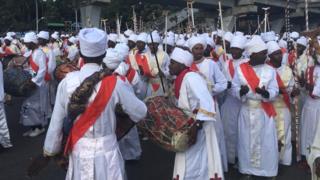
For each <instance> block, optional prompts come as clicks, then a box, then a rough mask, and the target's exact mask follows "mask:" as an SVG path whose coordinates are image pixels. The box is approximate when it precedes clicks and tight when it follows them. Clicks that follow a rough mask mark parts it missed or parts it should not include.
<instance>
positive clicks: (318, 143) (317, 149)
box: [308, 123, 320, 180]
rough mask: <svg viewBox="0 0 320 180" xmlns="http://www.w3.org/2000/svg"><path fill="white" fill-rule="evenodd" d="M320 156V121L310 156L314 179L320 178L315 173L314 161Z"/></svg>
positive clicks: (309, 162)
mask: <svg viewBox="0 0 320 180" xmlns="http://www.w3.org/2000/svg"><path fill="white" fill-rule="evenodd" d="M318 157H320V123H318V125H317V127H316V133H315V138H314V141H313V143H312V145H311V148H310V154H309V156H308V164H309V166H310V168H311V173H312V174H311V176H312V180H319V179H320V177H317V175H316V174H315V166H314V161H315V160H316V159H317V158H318Z"/></svg>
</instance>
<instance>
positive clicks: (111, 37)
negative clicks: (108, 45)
mask: <svg viewBox="0 0 320 180" xmlns="http://www.w3.org/2000/svg"><path fill="white" fill-rule="evenodd" d="M117 39H118V35H117V34H115V33H110V34H109V35H108V40H109V41H112V42H114V43H116V42H117Z"/></svg>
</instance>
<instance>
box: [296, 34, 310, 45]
mask: <svg viewBox="0 0 320 180" xmlns="http://www.w3.org/2000/svg"><path fill="white" fill-rule="evenodd" d="M297 44H300V45H303V46H305V47H307V45H308V40H307V38H305V37H304V36H301V37H300V38H299V39H298V40H297Z"/></svg>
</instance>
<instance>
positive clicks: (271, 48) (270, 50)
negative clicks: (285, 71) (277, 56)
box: [267, 41, 280, 55]
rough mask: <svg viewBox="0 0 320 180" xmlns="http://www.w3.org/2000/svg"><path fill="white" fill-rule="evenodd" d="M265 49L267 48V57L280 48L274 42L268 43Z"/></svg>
mask: <svg viewBox="0 0 320 180" xmlns="http://www.w3.org/2000/svg"><path fill="white" fill-rule="evenodd" d="M267 47H268V55H270V54H272V53H274V52H276V51H278V50H280V46H279V45H278V43H277V42H275V41H269V42H268V43H267Z"/></svg>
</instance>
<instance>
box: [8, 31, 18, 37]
mask: <svg viewBox="0 0 320 180" xmlns="http://www.w3.org/2000/svg"><path fill="white" fill-rule="evenodd" d="M15 35H16V33H15V32H7V36H10V37H12V36H15Z"/></svg>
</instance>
